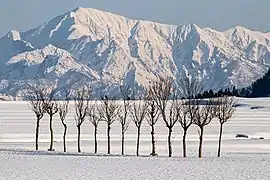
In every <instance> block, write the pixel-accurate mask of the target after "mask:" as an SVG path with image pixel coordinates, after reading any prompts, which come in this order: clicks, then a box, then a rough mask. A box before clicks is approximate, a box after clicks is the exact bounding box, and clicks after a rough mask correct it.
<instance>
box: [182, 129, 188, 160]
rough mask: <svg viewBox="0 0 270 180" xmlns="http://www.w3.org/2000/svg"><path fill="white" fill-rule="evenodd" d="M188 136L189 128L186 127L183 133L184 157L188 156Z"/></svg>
mask: <svg viewBox="0 0 270 180" xmlns="http://www.w3.org/2000/svg"><path fill="white" fill-rule="evenodd" d="M186 137H187V130H186V129H184V134H183V157H187V146H186Z"/></svg>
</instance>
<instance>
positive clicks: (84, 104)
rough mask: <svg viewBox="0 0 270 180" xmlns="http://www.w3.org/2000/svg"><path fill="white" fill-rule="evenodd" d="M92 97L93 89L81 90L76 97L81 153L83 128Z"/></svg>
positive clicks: (76, 117) (76, 118) (76, 120)
mask: <svg viewBox="0 0 270 180" xmlns="http://www.w3.org/2000/svg"><path fill="white" fill-rule="evenodd" d="M90 97H91V88H89V87H83V88H81V89H79V90H78V91H77V93H76V95H75V98H74V100H75V111H76V116H75V122H76V126H77V129H78V152H79V153H80V152H81V145H80V138H81V126H82V124H83V123H84V121H85V117H86V115H87V112H88V111H89V109H88V108H89V102H90Z"/></svg>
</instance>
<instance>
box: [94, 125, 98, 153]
mask: <svg viewBox="0 0 270 180" xmlns="http://www.w3.org/2000/svg"><path fill="white" fill-rule="evenodd" d="M94 137H95V153H97V126H95V132H94Z"/></svg>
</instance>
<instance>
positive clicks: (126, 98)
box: [118, 85, 131, 155]
mask: <svg viewBox="0 0 270 180" xmlns="http://www.w3.org/2000/svg"><path fill="white" fill-rule="evenodd" d="M120 92H121V96H122V102H121V103H122V104H121V105H120V109H119V113H118V119H119V122H120V124H121V134H122V142H121V145H122V150H121V154H122V155H124V153H125V132H126V131H127V129H128V127H129V125H130V118H128V116H129V112H130V106H131V101H130V93H131V92H130V88H129V87H128V86H125V85H121V86H120Z"/></svg>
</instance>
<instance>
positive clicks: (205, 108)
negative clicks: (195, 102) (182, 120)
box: [193, 99, 215, 158]
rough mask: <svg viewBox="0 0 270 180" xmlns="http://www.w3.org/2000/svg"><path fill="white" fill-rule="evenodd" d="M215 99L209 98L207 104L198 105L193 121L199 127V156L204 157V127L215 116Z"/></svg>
mask: <svg viewBox="0 0 270 180" xmlns="http://www.w3.org/2000/svg"><path fill="white" fill-rule="evenodd" d="M214 106H215V105H214V101H213V100H211V99H210V100H208V101H207V102H206V104H205V105H201V106H198V110H197V111H196V112H197V113H196V115H195V118H194V121H193V123H194V124H195V125H197V126H198V127H199V135H200V137H199V158H202V145H203V135H204V128H205V126H207V125H208V124H210V122H211V121H212V119H213V118H214V117H215V108H214Z"/></svg>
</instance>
